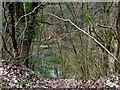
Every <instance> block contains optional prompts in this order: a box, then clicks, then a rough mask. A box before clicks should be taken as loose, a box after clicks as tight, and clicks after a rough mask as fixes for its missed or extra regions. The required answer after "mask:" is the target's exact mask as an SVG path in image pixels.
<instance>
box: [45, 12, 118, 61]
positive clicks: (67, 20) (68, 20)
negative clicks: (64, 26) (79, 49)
mask: <svg viewBox="0 0 120 90" xmlns="http://www.w3.org/2000/svg"><path fill="white" fill-rule="evenodd" d="M47 14H48V15H50V16H53V17H56V18H57V19H59V20H62V21H65V22H70V23H71V24H72V25H73V26H74V27H76V28H77V29H78V30H80V31H82V32H83V33H84V34H85V35H87V36H88V37H90V38H91V39H92V40H93V41H95V42H96V43H97V44H98V45H99V46H100V47H101V48H102V49H104V50H105V51H106V52H107V53H108V54H109V55H110V56H112V57H113V58H114V59H115V60H116V61H118V62H120V61H119V60H118V59H117V58H116V57H115V56H114V55H113V54H112V53H110V52H109V51H108V50H107V49H106V47H104V46H103V45H102V44H101V43H100V42H99V41H97V40H96V39H95V38H94V37H93V36H91V35H89V34H88V33H86V32H85V31H84V30H83V29H81V28H79V27H78V26H77V25H76V24H74V23H73V22H72V21H71V20H70V19H64V18H60V17H59V16H56V15H54V14H51V13H47Z"/></svg>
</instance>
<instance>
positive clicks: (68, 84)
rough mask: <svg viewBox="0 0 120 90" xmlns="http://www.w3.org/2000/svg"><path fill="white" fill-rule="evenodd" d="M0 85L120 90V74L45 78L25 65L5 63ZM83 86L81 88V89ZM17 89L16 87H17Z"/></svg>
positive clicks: (5, 89)
mask: <svg viewBox="0 0 120 90" xmlns="http://www.w3.org/2000/svg"><path fill="white" fill-rule="evenodd" d="M0 76H2V77H0V87H1V88H3V89H2V90H7V89H8V88H9V89H10V88H12V89H10V90H14V89H13V88H27V89H28V88H31V89H32V88H44V89H48V88H49V89H52V88H54V89H61V88H63V89H72V90H74V89H79V90H81V89H82V90H86V89H90V90H120V76H119V75H111V76H109V77H107V76H106V77H101V78H100V79H98V80H97V81H93V80H88V81H87V82H85V83H83V81H82V80H79V81H77V80H75V79H45V78H43V77H41V76H39V75H37V74H35V73H34V72H33V71H32V70H30V69H28V68H26V67H25V66H16V65H13V64H7V63H5V64H3V65H2V66H0ZM80 88H81V89H80ZM15 90H16V89H15Z"/></svg>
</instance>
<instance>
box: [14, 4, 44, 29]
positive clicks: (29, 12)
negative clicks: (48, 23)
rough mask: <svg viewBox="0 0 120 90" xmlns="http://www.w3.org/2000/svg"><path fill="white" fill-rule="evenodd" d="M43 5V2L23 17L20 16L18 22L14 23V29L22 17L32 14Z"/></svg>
mask: <svg viewBox="0 0 120 90" xmlns="http://www.w3.org/2000/svg"><path fill="white" fill-rule="evenodd" d="M43 3H44V2H42V3H41V4H40V5H38V6H37V7H35V8H34V9H33V11H32V12H29V13H28V14H25V15H23V16H21V17H20V18H19V20H18V21H17V22H16V24H15V27H16V26H17V25H18V23H19V22H20V20H21V19H22V18H23V17H26V16H28V15H30V14H32V13H34V12H35V10H36V9H38V8H39V7H40V6H41V5H42V4H43Z"/></svg>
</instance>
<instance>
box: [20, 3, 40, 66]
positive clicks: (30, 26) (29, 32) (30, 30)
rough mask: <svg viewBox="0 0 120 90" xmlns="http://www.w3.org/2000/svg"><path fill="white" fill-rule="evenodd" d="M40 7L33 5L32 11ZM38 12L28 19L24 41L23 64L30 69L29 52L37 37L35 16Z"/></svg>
mask: <svg viewBox="0 0 120 90" xmlns="http://www.w3.org/2000/svg"><path fill="white" fill-rule="evenodd" d="M37 5H38V3H36V2H33V3H32V10H33V9H34V8H35V7H36V6H37ZM37 12H38V10H35V12H34V13H33V14H31V15H29V16H28V17H27V20H28V21H27V29H26V30H25V34H24V39H23V50H22V51H23V61H24V62H23V64H24V65H25V66H26V67H28V64H29V51H30V46H31V43H32V39H33V36H34V35H35V30H34V28H35V15H36V14H37Z"/></svg>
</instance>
